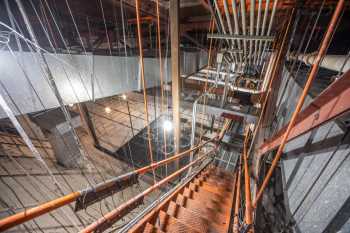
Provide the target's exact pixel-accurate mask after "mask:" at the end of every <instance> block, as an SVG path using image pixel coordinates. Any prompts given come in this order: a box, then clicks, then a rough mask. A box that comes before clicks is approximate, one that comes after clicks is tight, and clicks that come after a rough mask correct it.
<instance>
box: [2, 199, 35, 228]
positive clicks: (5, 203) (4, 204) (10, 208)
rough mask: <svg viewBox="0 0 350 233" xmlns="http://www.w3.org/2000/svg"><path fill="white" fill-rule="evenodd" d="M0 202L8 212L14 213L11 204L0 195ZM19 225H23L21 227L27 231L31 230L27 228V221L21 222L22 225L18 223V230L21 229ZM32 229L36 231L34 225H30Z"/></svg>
mask: <svg viewBox="0 0 350 233" xmlns="http://www.w3.org/2000/svg"><path fill="white" fill-rule="evenodd" d="M0 203H1V204H2V206H5V207H6V208H7V209H8V210H7V212H9V213H10V214H16V212H15V211H14V210H13V209H14V208H13V207H12V206H10V205H9V204H7V202H6V201H5V200H3V199H2V198H1V197H0ZM21 226H23V228H24V229H25V230H26V231H27V232H31V230H29V227H28V226H27V223H23V224H22V225H19V226H18V227H19V228H20V230H21ZM32 230H34V232H36V231H35V229H34V227H32Z"/></svg>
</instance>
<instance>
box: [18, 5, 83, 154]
mask: <svg viewBox="0 0 350 233" xmlns="http://www.w3.org/2000/svg"><path fill="white" fill-rule="evenodd" d="M16 4H17V6H18V8H19V10H20V13H21V15H22V18H23V20H24V22H25V25H26V27H27V30H28V32H29V35H30V37H31V38H32V40H34V41H35V43H36V44H38V41H37V38H36V36H35V34H34V31H33V29H32V26H31V24H30V21H29V19H28V17H27V14H26V12H25V10H24V7H23V5H22V2H21V0H16ZM36 52H37V54H38V55H39V58H40V64H41V65H42V66H44V70H45V73H46V75H45V76H44V77H45V78H46V80H47V81H48V83H49V86H50V89H51V90H52V91H53V93H54V94H55V96H56V98H57V100H58V102H59V104H60V106H61V110H62V112H63V114H64V116H65V118H66V121H67V123H68V124H69V126H70V129H71V132H72V135H73V137H74V140H75V141H76V143H77V145H78V147H79V150H80V152H81V153H82V152H83V151H82V148H81V144H80V142H79V139H78V136H77V134H76V132H75V130H74V126H73V123H72V121H71V120H72V119H71V116H70V114H69V113H68V111H67V109H66V107H65V106H64V101H63V99H62V96H61V95H60V93H59V91H58V88H57V85H56V83H55V81H54V78H53V75H52V72H51V70H50V67H49V65H48V63H47V60H46V58H45V56H44V54H43V53H42V51H41V50H37V51H36Z"/></svg>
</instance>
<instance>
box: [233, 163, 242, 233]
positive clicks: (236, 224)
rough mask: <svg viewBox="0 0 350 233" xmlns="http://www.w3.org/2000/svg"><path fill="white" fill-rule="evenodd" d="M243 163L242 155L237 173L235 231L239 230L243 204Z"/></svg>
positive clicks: (234, 232) (236, 232)
mask: <svg viewBox="0 0 350 233" xmlns="http://www.w3.org/2000/svg"><path fill="white" fill-rule="evenodd" d="M241 165H242V157H239V164H238V166H239V167H238V175H237V181H236V202H235V212H234V218H233V233H238V232H239V219H238V214H239V205H240V204H241Z"/></svg>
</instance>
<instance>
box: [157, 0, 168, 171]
mask: <svg viewBox="0 0 350 233" xmlns="http://www.w3.org/2000/svg"><path fill="white" fill-rule="evenodd" d="M156 11H157V42H158V57H159V78H160V94H161V98H160V116H163V114H164V78H163V68H164V67H163V59H162V43H161V31H160V7H159V0H156ZM154 104H156V103H155V102H154ZM155 118H156V117H155ZM160 119H161V120H162V117H160ZM157 129H158V127H157ZM163 144H164V157H165V159H166V158H168V156H167V133H166V130H165V129H163ZM167 170H168V165H166V166H165V171H166V174H165V175H167Z"/></svg>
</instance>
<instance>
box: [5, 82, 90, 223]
mask: <svg viewBox="0 0 350 233" xmlns="http://www.w3.org/2000/svg"><path fill="white" fill-rule="evenodd" d="M0 85H1V86H2V88H3V90H4V91H5V92H6V94H7V95H8V97H9V98H10V100H11V102H12V104H13V105H14V106H15V108H16V110H17V111H18V113H20V114H21V115H23V113H21V111H20V110H19V108H18V106H17V104H16V103H15V102H14V100H13V99H12V97H11V96H10V95H9V93H8V91H7V89H6V87H5V86H4V85H3V83H2V82H1V81H0ZM0 102H1V105H2V107H3V109H4V111H5V112H6V113H7V114H9V118H11V119H12V120H13V118H14V121H13V124H14V125H15V126H16V128H17V127H18V128H17V131H18V132H19V133H20V135H21V136H22V138H23V140H24V141H25V142H26V144H27V146H28V148H29V149H30V150H31V151H32V153H33V155H34V156H35V157H36V159H37V160H38V161H39V162H40V164H42V165H43V166H44V168H45V169H46V170H47V172H48V174H49V176H50V177H51V179H52V180H53V183H54V184H55V186H56V187H57V189H58V190H59V191H60V193H61V195H64V192H63V191H62V185H61V184H60V183H59V182H58V180H57V179H56V177H55V176H54V175H53V174H52V171H51V170H50V168H49V167H48V165H47V164H46V162H45V161H44V160H43V159H42V157H41V154H40V153H39V152H38V150H37V149H36V148H35V147H34V146H33V144H31V140H30V139H29V140H26V137H25V136H27V134H26V133H25V131H24V130H23V128H22V126H21V125H20V124H19V122H18V121H17V119H16V117H15V116H14V115H13V112H12V110H11V109H10V108H9V106H8V105H7V103H6V102H5V100H4V99H3V97H2V95H0ZM5 108H6V109H7V111H6V109H5ZM28 126H29V128H30V129H31V130H32V131H33V133H34V134H35V132H34V130H33V129H32V127H31V126H30V124H28ZM61 176H62V175H61ZM64 180H65V179H64ZM62 211H64V210H62ZM78 219H79V221H80V222H81V223H82V221H81V219H80V218H79V217H78ZM70 221H71V220H70ZM71 223H72V224H73V225H75V226H76V228H77V224H76V223H75V222H73V221H71ZM82 224H83V223H82ZM83 225H84V224H83ZM77 229H78V228H77Z"/></svg>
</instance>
